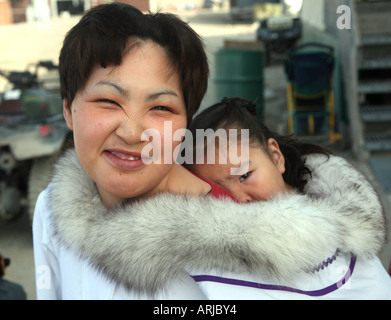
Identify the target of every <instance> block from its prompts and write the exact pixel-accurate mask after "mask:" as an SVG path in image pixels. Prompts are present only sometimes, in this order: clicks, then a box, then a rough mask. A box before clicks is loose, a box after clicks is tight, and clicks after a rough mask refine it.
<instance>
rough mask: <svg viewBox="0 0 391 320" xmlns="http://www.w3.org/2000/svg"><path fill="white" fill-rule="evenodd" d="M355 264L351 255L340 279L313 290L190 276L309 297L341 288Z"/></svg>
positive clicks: (199, 279) (204, 276)
mask: <svg viewBox="0 0 391 320" xmlns="http://www.w3.org/2000/svg"><path fill="white" fill-rule="evenodd" d="M355 265H356V257H355V256H354V255H352V258H351V260H350V265H349V269H348V270H347V272H346V274H345V275H344V276H343V277H342V279H341V280H339V281H338V282H336V283H334V284H332V285H330V286H328V287H326V288H323V289H319V290H313V291H305V290H300V289H295V288H291V287H287V286H279V285H273V284H264V283H257V282H251V281H244V280H238V279H231V278H224V277H218V276H211V275H196V276H192V278H193V279H194V281H196V282H203V281H210V282H219V283H224V284H229V285H234V286H244V287H251V288H255V289H262V290H280V291H288V292H294V293H298V294H305V295H308V296H311V297H319V296H324V295H326V294H329V293H331V292H333V291H336V290H338V289H339V288H341V287H342V286H343V285H344V284H345V283H346V282H348V280H349V279H350V277H351V276H352V274H353V270H354V266H355Z"/></svg>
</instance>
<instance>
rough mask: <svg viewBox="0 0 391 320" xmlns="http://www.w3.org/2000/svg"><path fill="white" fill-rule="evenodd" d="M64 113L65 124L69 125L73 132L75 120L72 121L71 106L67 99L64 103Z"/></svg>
mask: <svg viewBox="0 0 391 320" xmlns="http://www.w3.org/2000/svg"><path fill="white" fill-rule="evenodd" d="M62 111H63V114H64V118H65V122H66V123H67V125H68V128H69V129H71V130H73V119H72V111H71V106H70V105H69V104H68V100H66V99H64V101H63V104H62Z"/></svg>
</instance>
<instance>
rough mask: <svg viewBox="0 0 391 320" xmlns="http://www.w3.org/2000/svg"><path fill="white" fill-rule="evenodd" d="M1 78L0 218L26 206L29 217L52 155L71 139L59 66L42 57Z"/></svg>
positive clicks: (46, 178) (45, 181) (47, 176)
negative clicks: (2, 86) (22, 69)
mask: <svg viewBox="0 0 391 320" xmlns="http://www.w3.org/2000/svg"><path fill="white" fill-rule="evenodd" d="M39 71H40V73H39ZM41 71H45V73H44V74H43V75H42V72H41ZM53 74H54V75H55V76H54V77H52V78H50V75H53ZM0 76H2V77H4V78H6V79H7V80H8V84H7V86H6V87H7V88H6V90H5V91H4V92H3V93H2V94H1V95H0V217H1V218H3V219H6V220H9V219H12V218H14V217H16V216H17V215H19V214H20V213H22V212H23V209H25V208H27V210H28V213H29V215H30V218H32V216H33V213H34V207H35V202H36V199H37V197H38V195H39V193H40V192H41V191H42V190H43V189H44V188H45V187H46V186H47V184H48V183H49V181H50V177H51V172H52V163H53V159H54V158H55V157H56V156H57V155H58V153H59V151H60V150H61V149H62V148H63V146H64V144H65V143H66V141H67V139H68V138H69V137H70V131H69V129H68V127H67V125H66V123H65V121H64V118H63V115H62V100H61V96H60V93H59V85H58V71H57V66H55V65H54V64H53V63H52V62H51V61H40V62H38V63H36V64H33V65H30V66H28V68H27V69H26V71H23V72H15V71H10V72H5V71H0Z"/></svg>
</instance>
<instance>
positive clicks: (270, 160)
mask: <svg viewBox="0 0 391 320" xmlns="http://www.w3.org/2000/svg"><path fill="white" fill-rule="evenodd" d="M239 144H240V141H239V142H238V146H237V148H236V149H237V150H241V148H240V146H239ZM266 148H267V150H264V148H261V147H260V146H258V145H250V146H249V150H248V159H247V160H246V159H243V163H245V162H246V161H248V170H246V172H242V173H241V174H240V175H233V174H232V169H235V168H237V167H238V166H237V165H235V164H233V163H232V162H231V161H230V159H232V158H231V156H229V157H228V159H227V161H226V162H227V163H226V164H222V163H219V161H218V159H219V154H218V151H217V149H218V148H216V156H215V159H217V161H216V162H215V164H202V165H194V166H193V167H192V169H193V170H194V171H195V172H196V173H197V174H198V175H200V176H201V177H203V178H205V179H208V180H209V181H211V182H213V183H215V184H217V185H218V186H220V187H222V188H223V189H225V190H227V191H229V192H230V193H231V194H232V195H233V196H234V197H235V198H236V199H237V200H238V201H239V202H251V201H264V200H269V199H271V198H273V197H274V196H276V195H278V194H280V193H284V192H286V191H288V190H290V189H291V187H290V186H289V185H287V184H286V183H285V181H284V179H283V176H282V174H283V173H284V172H285V158H284V156H283V154H282V153H281V150H280V148H279V146H278V143H277V141H276V140H274V139H269V140H268V142H267V146H266ZM229 155H230V154H229ZM239 156H241V155H239Z"/></svg>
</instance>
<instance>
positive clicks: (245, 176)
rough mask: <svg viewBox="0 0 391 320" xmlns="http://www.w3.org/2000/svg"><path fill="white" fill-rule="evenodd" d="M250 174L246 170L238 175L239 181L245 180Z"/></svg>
mask: <svg viewBox="0 0 391 320" xmlns="http://www.w3.org/2000/svg"><path fill="white" fill-rule="evenodd" d="M250 175H251V172H247V173H245V174H244V175H242V176H240V177H239V182H243V181H244V180H246V179H247V178H248V177H249V176H250Z"/></svg>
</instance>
